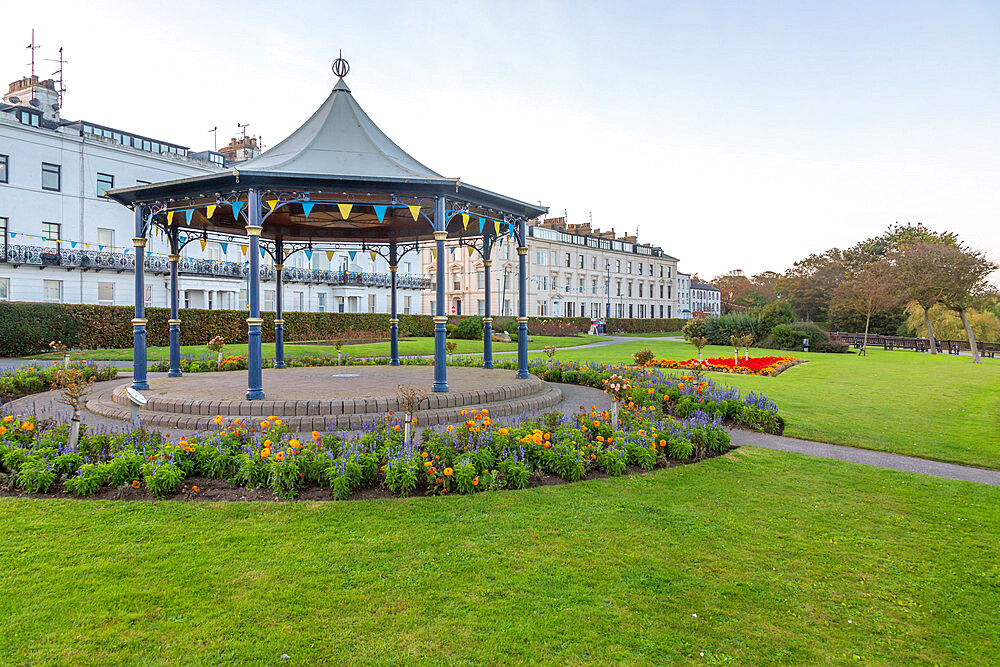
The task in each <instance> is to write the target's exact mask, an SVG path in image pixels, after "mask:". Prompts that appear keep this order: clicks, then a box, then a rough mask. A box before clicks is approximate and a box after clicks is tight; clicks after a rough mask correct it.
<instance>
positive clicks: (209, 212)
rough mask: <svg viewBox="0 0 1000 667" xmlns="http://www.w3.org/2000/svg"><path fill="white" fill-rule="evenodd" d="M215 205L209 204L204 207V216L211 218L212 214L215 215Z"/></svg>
mask: <svg viewBox="0 0 1000 667" xmlns="http://www.w3.org/2000/svg"><path fill="white" fill-rule="evenodd" d="M216 206H218V204H209V205H208V208H206V209H205V217H206V218H208V219H209V220H211V219H212V216H213V215H215V207H216Z"/></svg>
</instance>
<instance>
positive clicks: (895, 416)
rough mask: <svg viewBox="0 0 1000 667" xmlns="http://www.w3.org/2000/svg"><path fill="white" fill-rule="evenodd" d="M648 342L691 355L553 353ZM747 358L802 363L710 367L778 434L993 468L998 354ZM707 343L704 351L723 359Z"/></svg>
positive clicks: (595, 357)
mask: <svg viewBox="0 0 1000 667" xmlns="http://www.w3.org/2000/svg"><path fill="white" fill-rule="evenodd" d="M645 348H648V349H650V350H652V351H653V352H654V353H655V354H656V358H657V359H690V358H692V357H697V349H696V348H695V347H694V346H693V345H691V344H689V343H685V342H682V341H653V340H651V341H648V342H646V341H643V342H638V341H636V342H632V343H620V344H617V345H607V346H601V347H596V348H593V349H584V350H567V351H565V352H562V353H557V354H556V357H555V358H556V359H557V360H562V361H566V360H570V359H573V360H577V361H594V362H604V363H623V362H631V359H632V354H633V353H634V352H636V351H637V350H641V349H645ZM750 353H751V355H754V356H760V355H776V356H783V355H791V356H795V357H798V358H800V359H805V360H808V363H806V364H800V365H798V366H794V367H792V368H790V369H788V370H786V371H785V372H784V373H782V374H780V375H779V376H777V377H754V376H743V375H731V374H726V373H712V374H711V375H712V377H714V378H716V379H719V380H721V381H723V382H725V383H727V384H731V385H735V386H738V387H741V388H746V389H755V390H758V391H763V392H764V393H765V394H766V395H767V396H769V397H770V398H771V399H773V400H774V401H775V402H776V403H777V404H778V407H779V409H780V410H781V415H782V416H783V417H784V418H785V420H786V421H787V428H786V430H785V435H789V436H794V437H797V438H804V439H807V440H819V441H822V442H829V443H833V444H838V445H851V446H854V447H864V448H866V449H877V450H881V451H888V452H896V453H899V454H910V455H912V456H920V457H923V458H930V459H937V460H941V461H950V462H955V463H966V464H971V465H978V466H984V467H989V468H1000V359H983V363H981V364H973V363H972V359H971V358H969V357H962V356H953V355H947V354H944V355H941V354H939V355H930V354H926V353H920V352H908V351H905V350H895V351H892V352H886V351H885V350H881V349H878V350H871V349H870V350H869V352H868V356H867V357H859V356H858V355H857V354H818V353H804V352H781V351H776V350H758V349H752V350H751V351H750ZM732 354H733V349H732V348H731V347H719V346H708V347H706V348H705V350H704V355H705V356H706V357H712V356H731V355H732Z"/></svg>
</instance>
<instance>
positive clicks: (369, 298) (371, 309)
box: [368, 294, 375, 313]
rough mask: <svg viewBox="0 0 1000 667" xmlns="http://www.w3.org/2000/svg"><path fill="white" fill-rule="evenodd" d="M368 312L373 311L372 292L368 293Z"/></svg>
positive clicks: (373, 298)
mask: <svg viewBox="0 0 1000 667" xmlns="http://www.w3.org/2000/svg"><path fill="white" fill-rule="evenodd" d="M368 312H369V313H374V312H375V295H374V294H369V295H368Z"/></svg>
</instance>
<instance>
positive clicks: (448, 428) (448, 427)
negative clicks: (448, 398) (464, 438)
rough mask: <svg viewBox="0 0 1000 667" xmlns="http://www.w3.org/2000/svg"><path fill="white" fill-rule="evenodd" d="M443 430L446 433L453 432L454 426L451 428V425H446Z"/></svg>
mask: <svg viewBox="0 0 1000 667" xmlns="http://www.w3.org/2000/svg"><path fill="white" fill-rule="evenodd" d="M445 430H446V431H454V430H455V427H454V426H452V425H451V424H448V426H447V428H445Z"/></svg>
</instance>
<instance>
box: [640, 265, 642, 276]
mask: <svg viewBox="0 0 1000 667" xmlns="http://www.w3.org/2000/svg"><path fill="white" fill-rule="evenodd" d="M639 275H640V276H641V275H642V262H639Z"/></svg>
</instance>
